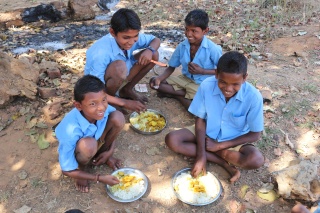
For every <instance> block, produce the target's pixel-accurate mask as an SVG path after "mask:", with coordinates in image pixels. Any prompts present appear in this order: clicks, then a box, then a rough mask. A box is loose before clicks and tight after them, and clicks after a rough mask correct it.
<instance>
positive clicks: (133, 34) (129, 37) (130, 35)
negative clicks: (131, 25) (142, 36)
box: [109, 28, 139, 50]
mask: <svg viewBox="0 0 320 213" xmlns="http://www.w3.org/2000/svg"><path fill="white" fill-rule="evenodd" d="M109 32H110V34H111V35H112V36H113V37H114V38H115V39H116V41H117V43H118V45H119V47H120V49H122V50H129V49H130V48H131V47H132V46H133V45H134V43H136V42H137V41H138V36H139V30H132V29H130V30H127V31H123V32H118V33H117V34H116V33H115V32H114V30H113V29H112V28H110V29H109Z"/></svg>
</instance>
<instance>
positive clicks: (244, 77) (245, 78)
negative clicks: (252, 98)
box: [243, 73, 248, 82]
mask: <svg viewBox="0 0 320 213" xmlns="http://www.w3.org/2000/svg"><path fill="white" fill-rule="evenodd" d="M247 77H248V73H246V74H245V75H244V76H243V82H245V81H246V80H247Z"/></svg>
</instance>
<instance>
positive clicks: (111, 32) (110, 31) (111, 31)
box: [109, 27, 116, 37]
mask: <svg viewBox="0 0 320 213" xmlns="http://www.w3.org/2000/svg"><path fill="white" fill-rule="evenodd" d="M109 33H110V34H111V35H112V36H113V37H116V34H115V32H114V30H113V29H112V28H111V27H110V28H109Z"/></svg>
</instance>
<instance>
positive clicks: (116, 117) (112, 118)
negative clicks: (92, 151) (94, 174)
mask: <svg viewBox="0 0 320 213" xmlns="http://www.w3.org/2000/svg"><path fill="white" fill-rule="evenodd" d="M124 124H125V119H124V116H123V114H122V113H121V112H119V111H114V112H112V113H110V115H109V118H108V122H107V125H106V128H105V130H104V132H103V134H102V136H101V139H103V140H104V144H103V145H102V146H101V148H100V149H99V150H98V152H97V154H96V155H95V157H94V161H95V162H94V163H93V164H94V165H101V164H104V163H106V164H107V165H108V166H109V167H110V168H112V169H113V170H115V169H117V168H119V167H120V166H121V161H120V160H119V159H117V158H114V157H112V155H113V152H114V148H115V142H114V141H115V139H116V137H117V136H118V135H119V133H120V132H121V130H122V129H123V126H124Z"/></svg>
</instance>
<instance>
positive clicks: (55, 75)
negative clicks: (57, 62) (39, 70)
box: [47, 67, 61, 79]
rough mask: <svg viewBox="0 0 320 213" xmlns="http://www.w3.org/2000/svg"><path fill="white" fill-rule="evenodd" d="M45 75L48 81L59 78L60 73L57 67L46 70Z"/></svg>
mask: <svg viewBox="0 0 320 213" xmlns="http://www.w3.org/2000/svg"><path fill="white" fill-rule="evenodd" d="M47 74H48V76H49V78H50V79H54V78H61V72H60V70H59V69H58V68H57V67H52V68H49V69H47Z"/></svg>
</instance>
